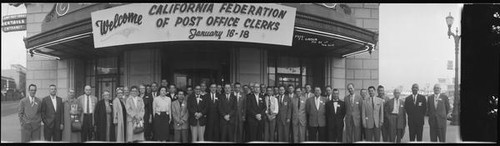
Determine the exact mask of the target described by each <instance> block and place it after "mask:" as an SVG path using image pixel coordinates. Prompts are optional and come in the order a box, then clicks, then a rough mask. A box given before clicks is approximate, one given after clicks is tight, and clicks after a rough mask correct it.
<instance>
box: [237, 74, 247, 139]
mask: <svg viewBox="0 0 500 146" xmlns="http://www.w3.org/2000/svg"><path fill="white" fill-rule="evenodd" d="M234 87H235V92H234V96H235V100H236V112H235V115H234V120H235V122H234V123H235V125H234V127H235V132H234V133H235V140H234V142H243V140H244V134H245V128H244V123H245V118H246V117H245V115H246V97H247V96H246V95H245V93H242V89H241V84H240V83H238V82H236V83H235V84H234Z"/></svg>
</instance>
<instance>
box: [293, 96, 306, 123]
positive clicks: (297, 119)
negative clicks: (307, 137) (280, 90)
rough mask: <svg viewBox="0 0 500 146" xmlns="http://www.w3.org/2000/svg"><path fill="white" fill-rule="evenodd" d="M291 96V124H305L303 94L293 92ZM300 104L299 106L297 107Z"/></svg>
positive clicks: (304, 99) (304, 100) (304, 98)
mask: <svg viewBox="0 0 500 146" xmlns="http://www.w3.org/2000/svg"><path fill="white" fill-rule="evenodd" d="M293 96H294V97H293V98H292V124H293V125H299V124H300V125H301V126H307V125H306V124H307V116H306V101H307V98H306V97H305V96H304V95H297V94H294V95H293ZM299 104H300V108H299V107H298V106H299Z"/></svg>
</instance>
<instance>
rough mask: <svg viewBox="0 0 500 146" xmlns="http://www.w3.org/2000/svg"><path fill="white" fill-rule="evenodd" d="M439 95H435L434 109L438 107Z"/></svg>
mask: <svg viewBox="0 0 500 146" xmlns="http://www.w3.org/2000/svg"><path fill="white" fill-rule="evenodd" d="M438 100H439V94H434V108H436V109H437V107H438Z"/></svg>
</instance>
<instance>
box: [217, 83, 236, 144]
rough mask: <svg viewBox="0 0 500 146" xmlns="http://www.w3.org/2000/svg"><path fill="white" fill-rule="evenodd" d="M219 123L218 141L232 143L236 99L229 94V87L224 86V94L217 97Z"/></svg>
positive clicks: (227, 85)
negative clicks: (219, 135)
mask: <svg viewBox="0 0 500 146" xmlns="http://www.w3.org/2000/svg"><path fill="white" fill-rule="evenodd" d="M219 99H220V101H219V105H218V108H219V110H218V112H219V117H220V119H219V121H220V130H221V132H220V134H221V137H220V140H221V141H226V142H229V141H233V140H234V125H235V124H234V123H235V122H236V119H235V115H236V97H234V95H233V94H231V85H230V84H225V85H224V93H222V94H220V95H219Z"/></svg>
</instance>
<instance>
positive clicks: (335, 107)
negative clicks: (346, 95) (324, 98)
mask: <svg viewBox="0 0 500 146" xmlns="http://www.w3.org/2000/svg"><path fill="white" fill-rule="evenodd" d="M338 105H339V103H338V100H333V111H334V112H335V113H337V106H338Z"/></svg>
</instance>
